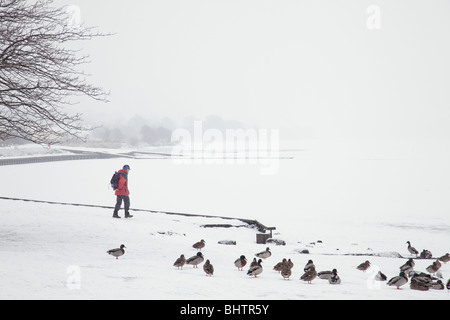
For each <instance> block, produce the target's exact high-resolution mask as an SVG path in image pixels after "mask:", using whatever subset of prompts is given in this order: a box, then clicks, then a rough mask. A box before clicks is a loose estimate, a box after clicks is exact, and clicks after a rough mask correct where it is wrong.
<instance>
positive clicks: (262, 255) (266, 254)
mask: <svg viewBox="0 0 450 320" xmlns="http://www.w3.org/2000/svg"><path fill="white" fill-rule="evenodd" d="M271 255H272V252H270V249H269V248H268V247H267V248H266V250H265V251H261V252H258V253H257V254H255V256H256V257H258V258H262V259H267V258H268V257H270V256H271Z"/></svg>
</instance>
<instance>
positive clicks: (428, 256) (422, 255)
mask: <svg viewBox="0 0 450 320" xmlns="http://www.w3.org/2000/svg"><path fill="white" fill-rule="evenodd" d="M420 258H421V259H431V258H433V254H432V253H431V251H430V250H427V249H423V251H422V252H421V253H420Z"/></svg>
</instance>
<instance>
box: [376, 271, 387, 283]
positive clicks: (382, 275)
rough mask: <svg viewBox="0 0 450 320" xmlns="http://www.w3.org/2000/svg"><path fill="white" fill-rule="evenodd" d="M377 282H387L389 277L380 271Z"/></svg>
mask: <svg viewBox="0 0 450 320" xmlns="http://www.w3.org/2000/svg"><path fill="white" fill-rule="evenodd" d="M375 280H377V281H386V280H387V277H386V275H385V274H384V273H383V272H381V271H378V273H377V274H376V276H375Z"/></svg>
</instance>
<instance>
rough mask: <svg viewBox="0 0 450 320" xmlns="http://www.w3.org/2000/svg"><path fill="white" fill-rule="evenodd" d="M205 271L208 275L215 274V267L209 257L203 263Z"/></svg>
mask: <svg viewBox="0 0 450 320" xmlns="http://www.w3.org/2000/svg"><path fill="white" fill-rule="evenodd" d="M203 271H205V273H206V275H207V276H212V275H213V274H214V267H213V265H212V264H211V262H210V261H209V259H206V262H205V264H204V265H203Z"/></svg>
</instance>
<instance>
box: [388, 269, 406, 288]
mask: <svg viewBox="0 0 450 320" xmlns="http://www.w3.org/2000/svg"><path fill="white" fill-rule="evenodd" d="M407 283H408V278H407V277H406V275H405V273H404V272H403V271H402V272H400V274H399V275H398V276H396V277H393V278H392V279H391V280H389V281H388V283H387V285H388V286H391V287H397V289H398V290H400V287H401V286H403V285H405V284H407Z"/></svg>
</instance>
